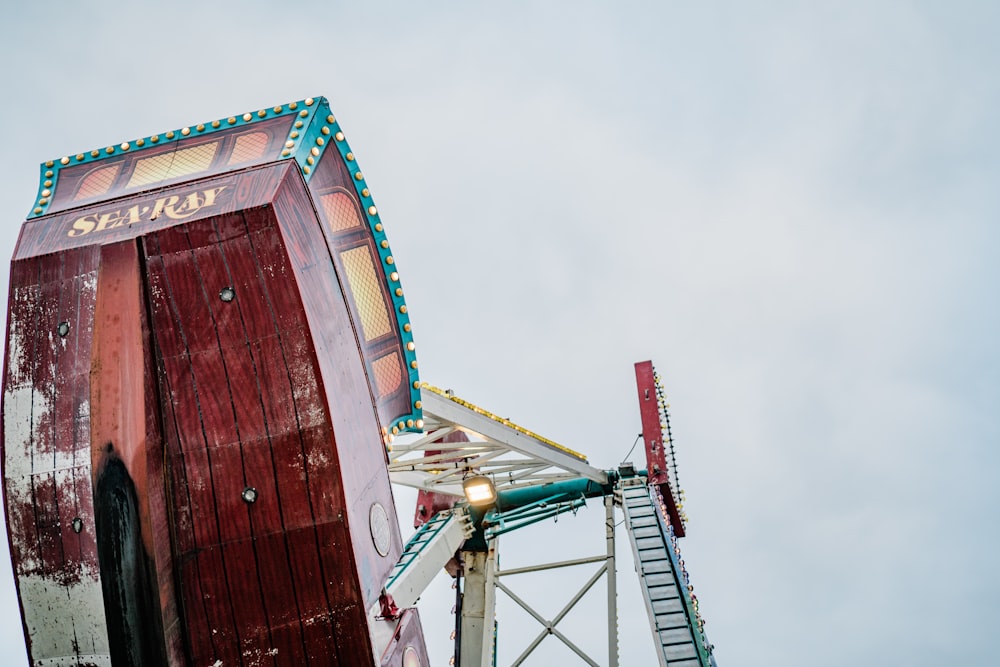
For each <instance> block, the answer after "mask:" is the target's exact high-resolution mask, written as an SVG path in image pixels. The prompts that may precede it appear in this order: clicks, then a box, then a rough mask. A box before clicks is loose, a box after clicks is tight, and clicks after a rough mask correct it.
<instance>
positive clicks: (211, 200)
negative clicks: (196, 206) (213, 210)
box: [202, 185, 229, 206]
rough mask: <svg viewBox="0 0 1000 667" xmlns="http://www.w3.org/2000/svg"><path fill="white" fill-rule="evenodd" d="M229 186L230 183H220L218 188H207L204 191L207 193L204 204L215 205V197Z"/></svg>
mask: <svg viewBox="0 0 1000 667" xmlns="http://www.w3.org/2000/svg"><path fill="white" fill-rule="evenodd" d="M228 187H229V186H228V185H220V186H219V187H217V188H209V189H208V190H205V191H204V193H203V194H204V195H205V203H204V204H202V205H203V206H215V198H216V197H217V196H218V195H219V193H220V192H222V191H223V190H225V189H226V188H228Z"/></svg>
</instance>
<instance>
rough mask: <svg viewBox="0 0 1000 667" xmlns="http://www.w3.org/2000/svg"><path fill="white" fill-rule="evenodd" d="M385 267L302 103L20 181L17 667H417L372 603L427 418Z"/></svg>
mask: <svg viewBox="0 0 1000 667" xmlns="http://www.w3.org/2000/svg"><path fill="white" fill-rule="evenodd" d="M389 252H390V251H389V249H388V242H387V241H386V240H385V235H384V231H383V229H382V223H381V221H380V219H379V217H378V214H377V210H376V209H375V207H374V204H373V203H372V201H371V195H370V192H369V191H368V189H367V184H366V183H365V181H364V178H363V176H362V174H361V172H360V171H358V169H357V165H356V161H355V159H354V156H353V154H352V153H351V152H350V149H349V147H348V146H347V144H346V141H345V140H344V137H343V133H342V132H341V131H340V127H339V125H338V124H337V122H336V119H335V118H334V117H333V116H332V115H331V114H330V111H329V107H328V106H327V103H326V101H325V100H324V99H322V98H317V99H308V100H303V101H301V102H297V103H292V104H289V105H282V106H278V107H273V108H269V109H263V110H260V111H258V112H254V113H248V114H244V115H243V116H239V117H231V118H228V119H220V120H218V121H214V122H212V123H208V124H205V125H198V126H195V127H189V128H182V129H179V130H175V131H171V132H167V133H165V134H162V135H153V136H150V137H144V138H142V139H139V140H135V141H133V142H128V143H123V144H121V145H119V146H111V147H107V148H104V149H101V150H96V151H91V152H89V153H80V154H77V155H73V156H67V157H65V158H62V159H61V160H53V161H51V162H48V163H45V164H44V165H43V166H42V184H41V185H40V188H39V197H38V199H37V200H36V206H35V207H34V209H33V211H32V214H31V215H30V216H29V219H28V220H27V222H25V224H24V226H23V228H22V232H21V237H20V240H19V242H18V245H17V249H16V251H15V254H14V258H13V262H12V268H11V281H10V284H11V288H10V301H9V312H8V329H7V355H6V367H5V371H4V386H3V419H4V424H3V467H4V469H3V473H4V494H5V500H6V507H7V528H8V532H9V535H10V543H11V550H12V557H13V562H14V569H15V579H16V584H17V589H18V594H19V599H20V603H21V610H22V617H23V622H24V631H25V638H26V641H27V644H28V651H29V656H30V658H31V661H32V664H33V665H39V666H41V665H46V666H48V665H115V666H118V665H198V666H210V665H215V666H218V667H221V666H222V665H226V666H229V665H345V666H346V665H350V666H352V667H353V666H356V665H403V664H405V665H407V667H414V666H416V665H421V664H424V665H426V664H427V658H426V649H425V648H424V644H423V638H422V634H421V629H420V622H419V619H418V618H417V614H416V611H415V610H410V611H407V612H406V613H405V614H404V615H403V616H402V617H401V618H399V619H397V620H387V619H382V618H381V617H380V616H379V615H378V608H379V602H378V599H379V594H380V592H381V590H382V587H383V585H384V583H385V580H386V578H387V575H388V573H389V571H390V570H391V569H392V567H393V565H394V564H395V562H396V559H397V558H398V557H399V554H400V552H401V549H402V544H401V540H400V534H399V528H398V526H397V523H396V513H395V511H394V506H393V498H392V493H391V490H390V486H389V477H388V473H387V470H386V453H385V446H386V445H387V444H388V442H390V441H391V439H392V437H393V435H394V433H397V432H399V431H401V430H408V429H409V430H413V429H418V428H419V427H420V418H421V414H420V404H419V401H418V400H417V398H418V397H419V391H418V389H417V384H416V382H417V376H416V358H415V356H414V353H413V342H412V334H411V332H410V325H409V321H408V319H407V316H406V307H405V304H404V302H403V300H402V290H401V288H400V287H399V277H398V275H397V274H396V272H395V266H394V260H393V259H392V257H391V255H390V254H389ZM415 397H416V398H415ZM404 656H405V657H404Z"/></svg>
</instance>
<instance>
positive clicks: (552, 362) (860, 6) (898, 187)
mask: <svg viewBox="0 0 1000 667" xmlns="http://www.w3.org/2000/svg"><path fill="white" fill-rule="evenodd" d="M704 4H705V5H707V6H702V3H678V2H645V3H638V2H614V3H612V2H606V3H597V2H573V3H569V2H564V3H557V2H549V3H541V2H538V3H528V2H516V1H512V2H506V3H489V4H487V3H468V2H464V3H463V2H450V3H448V2H420V3H415V2H398V3H378V4H377V6H374V7H373V6H371V3H352V4H350V5H347V4H343V3H334V2H293V1H290V2H285V3H273V2H257V1H253V0H248V1H245V2H242V3H231V2H230V3H216V7H214V8H213V7H206V6H203V5H202V4H201V3H193V2H178V3H170V4H169V5H167V4H163V3H152V2H110V1H105V2H92V1H87V0H78V1H76V2H68V1H66V0H55V1H53V2H48V3H19V6H18V7H16V8H7V9H6V10H5V11H4V18H3V21H2V23H0V92H2V99H3V104H2V105H0V127H2V128H3V129H2V130H0V131H2V133H3V134H2V145H3V159H2V160H0V211H2V213H3V215H4V217H5V220H6V222H5V224H4V225H3V227H2V229H0V248H2V249H3V252H5V253H7V256H10V254H11V253H12V251H13V248H14V243H15V240H16V237H17V232H18V229H19V226H20V224H21V222H22V221H23V219H24V216H25V215H26V214H27V212H28V211H29V209H30V208H31V206H32V203H33V201H34V200H33V197H34V196H35V193H36V188H37V177H38V164H39V163H40V162H42V161H44V160H46V159H52V158H58V157H60V156H62V155H65V154H73V153H76V152H79V151H84V150H89V149H91V148H95V147H103V146H107V145H110V144H114V143H119V142H122V141H125V140H131V139H134V138H136V137H140V136H147V135H149V134H151V133H155V132H162V131H165V130H168V129H175V128H178V127H181V126H185V125H190V124H195V123H199V122H205V121H209V120H212V119H215V118H220V117H226V116H229V115H232V114H235V113H241V112H243V111H252V110H256V109H259V108H262V107H266V106H273V105H275V104H281V103H286V102H288V101H292V100H297V99H302V98H304V97H308V96H318V95H325V96H327V97H328V98H329V99H330V101H331V105H332V107H333V109H334V112H335V113H336V115H337V117H338V119H339V120H340V122H341V124H342V126H343V128H344V131H345V132H346V134H347V137H348V140H349V141H350V143H351V147H352V149H353V150H354V152H355V153H356V155H357V156H358V160H359V163H360V164H361V166H362V167H363V169H364V173H365V176H366V178H367V180H368V182H369V184H370V186H371V189H372V193H373V195H374V198H375V200H376V203H377V204H378V207H379V211H380V214H381V216H382V219H383V222H384V223H385V225H386V229H387V231H388V233H389V238H390V241H391V243H392V248H393V254H394V256H395V257H396V258H397V261H398V266H399V271H400V274H401V276H402V281H403V283H404V285H405V288H406V292H407V302H408V305H409V307H410V314H411V318H412V322H413V327H414V334H415V339H416V342H417V346H418V347H417V353H418V357H419V359H420V368H421V373H422V378H423V379H425V380H427V381H429V382H432V383H434V384H437V385H439V386H446V387H450V388H452V389H454V390H455V391H456V393H458V394H459V395H460V396H463V397H464V398H467V399H468V400H471V401H473V402H475V403H478V404H480V405H483V406H484V407H487V408H489V409H491V410H493V411H494V412H497V413H499V414H501V415H503V416H505V417H509V418H511V419H513V420H514V421H517V422H519V423H521V424H523V425H525V426H527V427H528V428H531V429H533V430H535V431H537V432H539V433H542V434H544V435H545V436H547V437H549V438H552V439H554V440H556V441H559V442H562V443H564V444H566V445H568V446H570V447H572V448H574V449H577V450H580V451H583V452H585V453H586V454H587V455H588V456H589V458H590V461H591V463H593V464H594V465H596V466H600V467H613V466H615V465H616V464H617V462H618V461H619V460H620V459H621V458H622V457H623V456H624V455H625V453H626V452H627V450H628V448H629V446H630V445H631V444H632V441H633V440H634V439H635V435H636V433H638V431H639V414H638V407H637V405H636V399H635V389H634V376H633V370H632V364H633V363H634V362H636V361H640V360H644V359H652V360H653V362H654V364H655V365H656V367H657V369H658V371H659V372H660V373H661V375H662V376H663V378H664V384H665V386H666V389H667V392H668V393H669V395H670V402H671V404H672V416H673V432H674V435H675V440H676V445H677V449H678V457H679V460H680V464H681V469H680V479H681V483H682V486H683V487H684V488H685V490H686V492H687V505H686V509H687V512H688V515H689V517H690V523H689V537H687V538H685V539H684V540H683V541H682V548H683V549H684V556H685V559H686V561H687V564H688V568H689V570H690V572H691V575H692V578H693V583H694V585H695V590H696V593H697V594H698V597H699V600H700V602H701V609H702V612H703V614H704V616H705V618H706V619H707V621H708V625H707V629H708V631H709V635H710V638H711V640H712V641H713V642H714V643H715V645H716V646H717V656H718V659H719V662H720V665H722V666H723V667H733V666H736V665H747V666H755V665H765V664H766V665H768V666H784V665H788V666H792V665H796V666H798V665H803V664H807V665H814V666H827V665H829V666H834V665H844V664H860V665H875V664H895V665H908V666H914V667H924V666H927V667H930V666H932V665H933V666H935V667H936V666H939V665H959V664H961V665H983V666H987V665H995V664H997V658H996V654H997V649H996V648H995V633H996V630H997V628H1000V568H998V567H997V566H996V555H995V554H996V552H997V550H998V549H1000V520H998V516H997V515H998V510H1000V451H998V440H1000V419H998V416H997V412H998V410H997V406H998V405H1000V352H998V343H997V342H998V340H1000V310H998V307H997V283H998V277H1000V268H998V261H997V260H998V255H1000V227H998V214H1000V188H998V186H997V181H998V171H1000V131H998V129H997V128H998V124H997V109H998V108H1000V74H998V72H1000V57H998V56H1000V53H998V47H997V46H996V36H997V34H998V31H1000V10H998V9H996V7H998V6H997V5H995V4H993V3H988V2H982V3H977V2H954V3H921V2H894V1H890V0H885V1H883V2H878V3H862V2H854V3H829V4H830V7H828V8H823V7H821V6H820V3H814V2H799V3H795V2H780V3H779V2H754V3H736V2H731V3H704ZM834 4H835V6H834ZM2 280H3V285H2V292H0V293H2V294H4V295H5V294H6V293H7V277H6V275H4V276H3V278H2ZM397 498H398V499H399V501H400V504H401V505H402V504H404V503H405V507H404V508H403V510H402V513H403V514H404V516H410V515H411V513H412V506H411V503H412V500H411V497H410V496H409V495H407V494H405V493H400V494H398V496H397ZM601 514H602V510H601V508H600V507H599V506H598V505H597V504H594V503H592V505H591V506H590V507H588V508H587V509H585V510H583V511H582V512H581V514H580V516H578V517H576V518H565V519H561V520H560V522H559V523H558V524H557V526H556V527H551V526H549V527H548V528H552V530H551V531H550V530H548V529H544V530H542V531H541V532H542V533H544V534H552V533H553V532H554V533H556V534H558V535H567V534H569V533H571V532H579V533H580V534H581V535H582V534H583V533H585V532H587V533H588V534H589V533H592V532H593V531H594V530H595V528H594V526H595V525H596V524H595V523H594V519H597V524H599V523H600V517H601ZM574 522H577V523H574ZM588 522H589V523H588ZM574 526H578V527H577V528H574ZM598 530H599V528H598ZM588 531H589V532H588ZM563 541H564V542H567V543H568V542H573V543H574V544H575V540H571V539H568V538H567V539H564V540H563ZM539 545H542V546H539ZM0 546H4V545H0ZM577 546H578V545H577ZM601 547H602V545H601V543H600V539H599V538H598V540H597V549H598V550H599V549H600V548H601ZM621 547H622V549H621V551H620V552H619V556H620V561H619V580H620V582H621V584H620V585H621V586H622V587H623V601H622V604H621V610H620V613H621V617H622V624H621V625H622V654H623V659H622V664H623V665H624V666H632V665H644V664H653V662H652V661H653V658H652V652H651V641H650V639H649V634H648V630H647V629H646V628H645V626H644V625H643V624H644V623H645V617H644V610H643V609H642V607H641V602H638V601H637V599H636V598H635V597H634V595H632V594H631V593H630V592H629V590H628V586H629V585H631V586H633V587H634V575H633V573H632V566H631V561H630V556H629V554H628V552H627V545H626V544H624V543H623V544H622V545H621ZM578 548H580V549H583V548H584V547H579V546H578ZM501 549H502V553H503V557H504V558H505V559H509V561H510V562H511V563H515V562H516V563H521V562H528V561H530V560H532V559H536V560H537V559H557V558H561V557H565V554H562V553H558V552H557V551H556V550H554V549H552V548H550V546H547V543H546V542H544V541H543V540H541V538H539V539H538V540H536V539H534V538H530V537H529V539H523V537H521V536H518V537H517V539H511V540H510V541H509V542H507V543H506V545H505V546H503V547H502V548H501ZM2 552H6V548H5V546H4V548H3V549H2ZM572 555H573V556H575V555H580V554H572ZM0 564H2V578H0V621H2V622H0V655H3V656H4V661H3V662H4V664H5V665H19V664H23V660H24V658H23V657H22V658H21V660H22V662H17V661H11V660H8V659H7V656H10V655H20V656H23V654H24V650H23V640H22V638H21V635H20V624H19V621H18V618H17V616H18V611H17V603H16V597H15V595H14V592H13V583H12V580H11V574H10V564H9V561H8V560H7V558H6V556H4V557H0ZM505 564H506V563H505ZM587 576H589V572H587V573H584V574H583V575H582V576H581V577H580V578H579V580H580V582H581V583H582V581H584V580H585V579H586V577H587ZM550 581H551V580H541V581H539V582H536V583H535V584H534V585H532V586H530V587H529V591H528V592H529V593H530V594H533V595H535V599H539V604H540V605H545V604H548V605H550V607H553V609H552V610H551V611H550V612H548V613H555V611H558V609H559V608H561V606H562V604H563V602H565V601H566V600H567V599H568V597H569V596H570V595H571V592H569V593H567V591H566V590H565V589H563V588H562V585H561V584H560V586H559V587H554V586H548V587H546V586H547V584H548V583H549V582H550ZM435 586H436V588H437V589H439V591H438V592H437V593H433V594H429V595H428V600H429V602H428V604H430V602H433V599H432V598H434V596H435V595H437V596H438V597H441V596H443V598H442V599H445V600H446V602H445V603H443V604H444V605H445V606H443V607H441V604H442V603H440V602H439V603H438V605H439V606H438V607H433V608H429V609H428V610H426V611H425V612H424V615H423V623H424V628H425V631H426V634H427V636H428V643H429V644H430V645H431V649H432V657H433V658H434V661H435V665H444V664H446V663H447V659H448V656H449V655H450V651H449V650H448V646H447V641H446V640H447V634H448V633H449V632H450V629H451V628H450V625H451V623H452V617H451V616H450V614H449V613H448V609H449V607H450V601H448V600H447V596H448V595H450V591H448V590H447V589H448V581H447V580H445V579H440V580H439V581H437V582H436V584H435ZM600 597H601V596H600V594H599V595H597V605H596V607H594V608H595V609H596V611H595V612H594V613H593V614H591V613H589V612H588V613H582V614H577V615H575V616H571V617H569V618H567V621H565V623H566V624H567V625H566V626H565V628H564V629H565V631H566V632H567V633H568V634H569V635H570V636H571V637H573V638H574V639H579V640H580V641H581V643H585V642H587V641H590V640H591V639H593V637H594V636H596V637H598V638H599V637H600V633H601V632H603V628H604V621H603V619H600V618H597V617H596V616H595V614H597V613H598V612H600V610H601V604H600V603H601V599H600ZM550 598H551V599H550ZM591 602H593V600H591ZM571 621H572V622H571ZM532 623H533V621H531V620H530V619H527V618H526V617H524V616H523V615H521V616H516V615H514V613H513V612H511V613H510V614H508V615H507V616H506V618H505V617H504V616H501V618H500V628H501V631H500V632H501V635H500V637H501V639H500V642H501V657H502V664H509V662H510V661H511V660H512V659H513V658H514V657H516V655H517V653H519V652H520V650H521V649H522V648H523V647H524V646H525V645H526V644H527V642H528V640H529V639H530V637H531V636H533V634H534V632H535V631H536V630H537V626H533V625H531V624H532ZM560 628H563V626H562V625H561V626H560ZM550 643H551V644H553V648H551V649H550V651H552V652H551V656H555V657H547V658H540V659H539V660H537V661H535V662H534V663H532V662H531V661H530V660H529V661H528V662H527V663H526V664H528V665H530V664H536V665H552V664H574V663H573V662H572V660H571V658H570V657H569V656H570V654H569V653H568V652H566V651H565V649H561V648H560V647H559V646H558V644H557V643H556V642H555V640H554V639H547V640H546V642H545V644H546V645H548V644H550ZM598 645H599V644H598ZM560 651H561V652H560ZM602 656H603V653H601V652H598V653H597V657H598V659H600V660H603V659H604V658H603V657H602Z"/></svg>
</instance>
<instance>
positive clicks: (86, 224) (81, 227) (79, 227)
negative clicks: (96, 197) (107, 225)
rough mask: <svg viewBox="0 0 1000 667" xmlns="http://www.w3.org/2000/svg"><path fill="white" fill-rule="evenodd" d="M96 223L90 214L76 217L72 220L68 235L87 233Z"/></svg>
mask: <svg viewBox="0 0 1000 667" xmlns="http://www.w3.org/2000/svg"><path fill="white" fill-rule="evenodd" d="M96 224H97V220H96V219H95V218H94V216H92V215H85V216H83V217H82V218H77V219H76V221H75V222H73V229H71V230H69V234H68V235H69V236H83V235H84V234H89V233H90V232H92V231H93V230H94V226H95V225H96Z"/></svg>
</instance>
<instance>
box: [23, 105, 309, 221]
mask: <svg viewBox="0 0 1000 667" xmlns="http://www.w3.org/2000/svg"><path fill="white" fill-rule="evenodd" d="M307 101H309V100H303V101H301V102H292V103H290V104H286V105H281V106H275V107H271V108H268V109H260V110H259V111H254V112H249V111H248V112H246V113H244V114H241V115H239V116H230V117H228V118H220V119H217V120H213V121H209V122H207V123H199V124H198V125H190V126H187V127H179V128H176V129H173V130H167V131H166V132H162V133H160V134H151V135H149V136H147V137H140V138H138V139H133V140H132V141H124V142H122V143H120V144H115V145H112V146H106V147H104V148H95V149H93V150H90V151H86V152H83V153H77V154H76V155H66V156H63V157H62V158H59V159H55V160H48V161H46V162H43V163H42V164H41V166H40V170H39V173H40V174H41V176H40V178H39V185H38V196H37V197H36V198H35V206H34V207H33V208H32V210H31V212H30V213H29V214H28V216H27V219H28V220H31V219H32V218H37V217H40V216H43V215H45V212H46V211H47V210H48V207H49V204H50V203H51V201H52V197H51V194H50V195H44V194H43V193H44V192H45V191H46V190H48V191H49V192H50V193H54V192H55V190H56V188H57V187H58V185H59V173H60V171H61V170H62V169H63V168H65V167H74V166H76V165H80V164H90V163H94V162H101V161H102V160H107V159H110V158H117V157H121V156H122V155H124V154H126V153H128V154H132V153H141V152H143V151H146V150H149V149H152V148H155V147H158V146H163V145H164V144H169V143H177V142H179V141H181V140H182V139H188V138H189V137H199V136H208V135H211V134H214V133H216V132H221V131H222V130H228V129H230V128H234V127H240V126H242V125H251V124H253V123H256V122H259V121H262V120H266V119H269V118H277V117H279V116H290V115H292V114H294V113H298V112H299V110H300V109H301V108H302V107H303V105H305V103H306V102H307ZM47 181H48V182H49V185H46V182H47ZM43 200H44V201H43Z"/></svg>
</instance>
